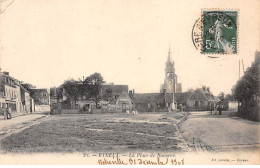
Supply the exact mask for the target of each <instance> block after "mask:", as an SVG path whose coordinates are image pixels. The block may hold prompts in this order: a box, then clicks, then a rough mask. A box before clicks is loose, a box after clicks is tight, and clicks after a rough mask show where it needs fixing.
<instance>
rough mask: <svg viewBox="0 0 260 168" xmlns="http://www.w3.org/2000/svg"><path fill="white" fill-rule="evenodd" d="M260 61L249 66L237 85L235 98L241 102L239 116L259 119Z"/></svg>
mask: <svg viewBox="0 0 260 168" xmlns="http://www.w3.org/2000/svg"><path fill="white" fill-rule="evenodd" d="M259 69H260V67H259V61H257V60H256V61H255V62H254V63H253V64H252V66H251V67H250V68H248V69H247V70H246V72H245V74H244V76H243V78H241V79H240V80H239V81H238V82H237V85H236V89H235V95H234V96H235V98H236V99H237V100H238V101H239V102H240V103H241V105H240V106H239V109H238V114H239V116H241V117H243V118H248V119H250V120H255V121H259V120H260V118H259V117H260V114H259V106H260V105H259V101H260V100H259V94H260V93H259V91H260V90H259V84H260V83H259V80H260V79H259V78H260V72H259Z"/></svg>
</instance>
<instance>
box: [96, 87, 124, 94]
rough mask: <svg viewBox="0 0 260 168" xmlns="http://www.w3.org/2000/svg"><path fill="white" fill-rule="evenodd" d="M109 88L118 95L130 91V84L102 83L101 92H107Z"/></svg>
mask: <svg viewBox="0 0 260 168" xmlns="http://www.w3.org/2000/svg"><path fill="white" fill-rule="evenodd" d="M107 89H111V90H112V93H113V94H118V95H120V94H121V93H122V92H124V91H125V92H127V93H128V85H102V88H101V93H102V94H105V93H106V90H107Z"/></svg>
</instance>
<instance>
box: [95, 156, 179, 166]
mask: <svg viewBox="0 0 260 168" xmlns="http://www.w3.org/2000/svg"><path fill="white" fill-rule="evenodd" d="M98 164H99V165H184V159H182V160H177V159H169V158H159V157H157V158H156V159H143V158H142V159H141V158H139V159H137V158H129V159H128V161H127V162H126V161H123V160H122V159H120V158H119V157H116V158H112V159H109V158H102V159H99V160H98Z"/></svg>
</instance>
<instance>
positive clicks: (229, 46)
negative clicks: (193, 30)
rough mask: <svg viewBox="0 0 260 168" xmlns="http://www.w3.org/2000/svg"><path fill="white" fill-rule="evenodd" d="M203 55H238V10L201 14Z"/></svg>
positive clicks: (210, 11) (213, 11)
mask: <svg viewBox="0 0 260 168" xmlns="http://www.w3.org/2000/svg"><path fill="white" fill-rule="evenodd" d="M201 14H202V15H201V24H202V25H201V26H202V34H201V35H202V39H201V40H202V41H201V42H202V45H201V53H203V54H237V53H238V10H210V9H203V10H202V12H201Z"/></svg>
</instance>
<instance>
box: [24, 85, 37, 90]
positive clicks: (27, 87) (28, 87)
mask: <svg viewBox="0 0 260 168" xmlns="http://www.w3.org/2000/svg"><path fill="white" fill-rule="evenodd" d="M21 85H22V86H23V87H24V88H25V89H26V90H30V89H34V88H36V86H34V85H32V84H30V83H23V84H21Z"/></svg>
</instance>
